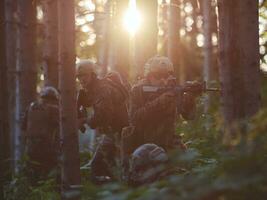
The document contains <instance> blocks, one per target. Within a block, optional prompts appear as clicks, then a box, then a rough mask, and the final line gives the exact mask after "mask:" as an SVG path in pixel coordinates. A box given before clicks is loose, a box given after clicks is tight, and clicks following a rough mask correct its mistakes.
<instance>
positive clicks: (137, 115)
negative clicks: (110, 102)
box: [130, 87, 175, 125]
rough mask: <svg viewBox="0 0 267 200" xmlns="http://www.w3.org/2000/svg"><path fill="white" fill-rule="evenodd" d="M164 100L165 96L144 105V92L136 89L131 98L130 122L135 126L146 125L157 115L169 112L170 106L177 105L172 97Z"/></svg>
mask: <svg viewBox="0 0 267 200" xmlns="http://www.w3.org/2000/svg"><path fill="white" fill-rule="evenodd" d="M164 95H165V94H164ZM166 96H167V95H165V97H164V98H163V95H161V96H159V97H157V98H155V99H153V100H151V101H149V102H146V103H144V102H143V101H144V99H143V97H142V90H141V88H139V87H134V88H133V89H132V91H131V98H130V120H131V122H132V123H133V125H136V124H142V123H145V122H146V121H147V120H148V119H150V118H154V117H155V116H156V115H159V114H164V113H166V112H167V111H169V110H170V109H169V107H170V104H168V103H167V101H169V103H171V104H172V103H175V99H174V98H172V97H170V99H168V98H169V97H167V98H166Z"/></svg>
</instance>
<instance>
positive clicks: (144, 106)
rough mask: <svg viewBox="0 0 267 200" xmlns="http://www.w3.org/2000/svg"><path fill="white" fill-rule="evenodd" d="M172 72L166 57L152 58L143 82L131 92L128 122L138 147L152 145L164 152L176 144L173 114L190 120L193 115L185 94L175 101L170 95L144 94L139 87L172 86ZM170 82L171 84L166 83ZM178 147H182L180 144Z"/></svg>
mask: <svg viewBox="0 0 267 200" xmlns="http://www.w3.org/2000/svg"><path fill="white" fill-rule="evenodd" d="M173 74H174V68H173V65H172V63H171V61H170V60H169V59H168V58H167V57H162V56H155V57H153V58H151V59H149V60H148V62H147V63H146V65H145V71H144V77H145V78H144V79H143V80H141V81H140V82H139V83H137V84H136V85H135V86H134V87H133V88H132V91H131V99H130V100H131V101H130V106H131V108H130V119H131V124H132V125H133V126H134V127H135V129H136V130H135V132H138V133H139V134H140V137H141V140H142V142H141V143H142V144H145V143H154V144H156V145H158V146H161V147H163V148H164V149H165V150H168V149H172V148H173V147H174V146H175V144H174V141H177V140H176V139H177V137H176V136H175V124H176V119H177V114H181V115H182V116H183V118H185V119H192V118H193V117H194V114H195V96H194V95H193V94H190V93H189V92H187V93H183V94H181V96H180V97H177V96H176V95H175V93H174V92H173V91H167V92H164V93H162V94H161V93H144V91H143V86H168V85H169V84H173ZM170 80H171V82H170ZM181 145H182V144H181Z"/></svg>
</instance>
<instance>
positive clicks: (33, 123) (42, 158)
mask: <svg viewBox="0 0 267 200" xmlns="http://www.w3.org/2000/svg"><path fill="white" fill-rule="evenodd" d="M40 96H41V99H40V100H38V101H36V102H33V103H31V104H30V106H29V108H28V109H27V111H26V114H25V117H24V119H23V127H22V128H23V130H24V131H25V132H24V139H25V146H26V153H27V155H28V157H29V160H30V161H29V165H28V166H29V168H30V170H29V171H31V172H32V173H33V176H37V177H36V178H38V179H39V178H44V177H46V176H47V175H48V174H49V172H51V170H53V169H56V168H57V165H58V156H59V153H60V152H59V149H60V148H59V110H58V93H57V91H56V90H55V89H54V88H52V87H45V88H44V89H43V90H42V91H41V93H40ZM38 179H37V180H38Z"/></svg>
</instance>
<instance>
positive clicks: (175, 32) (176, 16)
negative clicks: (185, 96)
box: [168, 0, 185, 83]
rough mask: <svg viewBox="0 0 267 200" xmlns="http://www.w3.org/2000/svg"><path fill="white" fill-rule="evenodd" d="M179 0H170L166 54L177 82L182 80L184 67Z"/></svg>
mask: <svg viewBox="0 0 267 200" xmlns="http://www.w3.org/2000/svg"><path fill="white" fill-rule="evenodd" d="M179 6H180V0H171V1H170V7H169V20H168V22H169V25H168V56H169V58H170V60H171V61H172V63H173V66H174V69H175V70H176V74H177V79H178V82H180V83H182V82H184V79H185V77H184V69H183V64H182V54H181V53H182V52H181V42H180V27H181V21H180V20H181V18H180V7H179Z"/></svg>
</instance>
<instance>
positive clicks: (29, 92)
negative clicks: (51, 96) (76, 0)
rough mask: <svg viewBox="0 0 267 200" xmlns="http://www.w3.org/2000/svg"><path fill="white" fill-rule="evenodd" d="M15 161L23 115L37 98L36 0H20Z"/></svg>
mask: <svg viewBox="0 0 267 200" xmlns="http://www.w3.org/2000/svg"><path fill="white" fill-rule="evenodd" d="M18 19H19V24H18V37H17V39H18V43H17V45H18V46H17V63H16V110H15V113H16V116H15V117H16V127H15V129H16V130H15V161H17V160H19V159H20V156H21V151H22V141H21V137H22V131H21V116H22V115H23V114H24V113H25V111H26V109H27V107H28V106H29V104H30V103H31V102H32V101H34V100H35V98H36V85H37V66H36V24H37V23H36V1H32V0H18Z"/></svg>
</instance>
